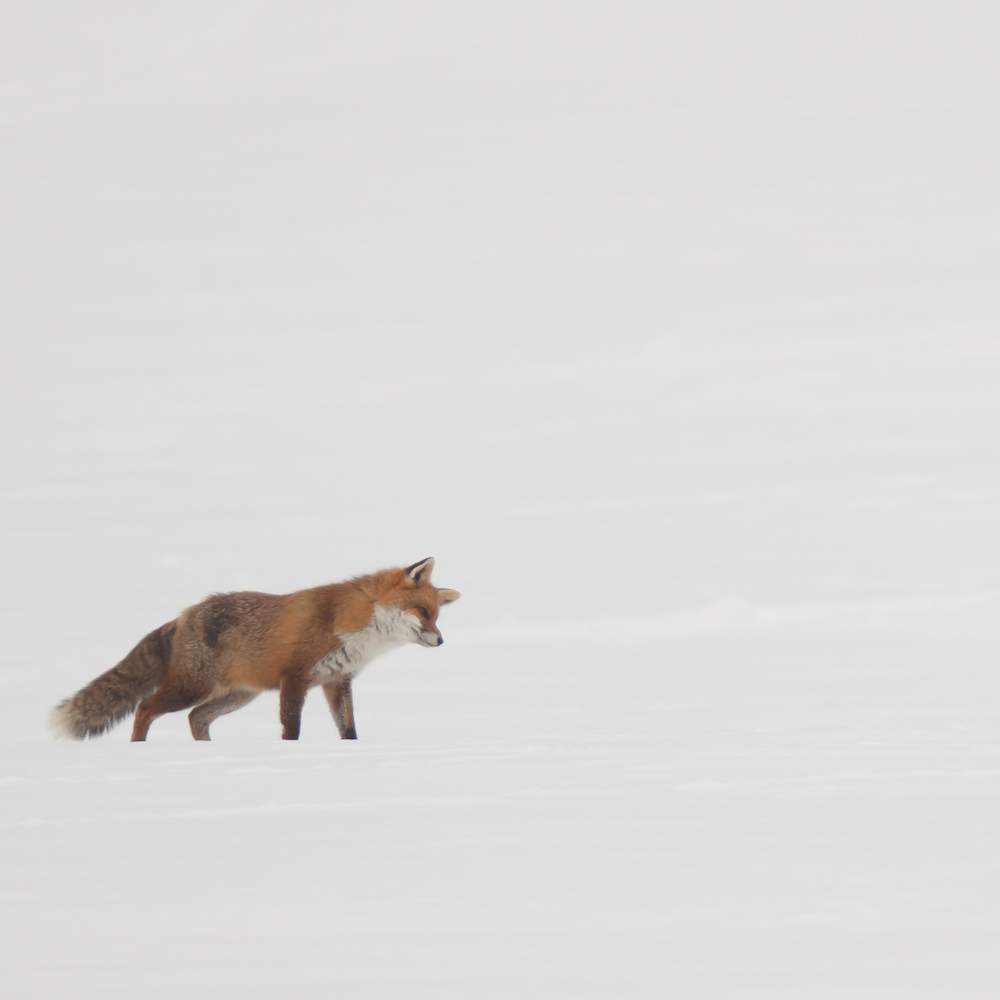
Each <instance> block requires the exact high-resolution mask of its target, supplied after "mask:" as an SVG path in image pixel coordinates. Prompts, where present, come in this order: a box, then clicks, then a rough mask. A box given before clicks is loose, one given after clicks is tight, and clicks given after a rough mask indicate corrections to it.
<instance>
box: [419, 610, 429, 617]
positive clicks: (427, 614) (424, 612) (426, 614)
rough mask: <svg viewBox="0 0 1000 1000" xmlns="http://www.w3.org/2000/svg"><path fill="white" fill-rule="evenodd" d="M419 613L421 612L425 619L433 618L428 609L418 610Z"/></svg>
mask: <svg viewBox="0 0 1000 1000" xmlns="http://www.w3.org/2000/svg"><path fill="white" fill-rule="evenodd" d="M417 611H419V612H420V613H421V614H422V615H423V616H424V617H425V618H430V616H431V613H430V612H429V611H428V610H427V609H426V608H417Z"/></svg>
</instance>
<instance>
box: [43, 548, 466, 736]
mask: <svg viewBox="0 0 1000 1000" xmlns="http://www.w3.org/2000/svg"><path fill="white" fill-rule="evenodd" d="M433 568H434V559H433V558H428V559H423V560H421V561H420V562H418V563H414V564H413V565H412V566H407V567H406V568H405V569H387V570H383V571H381V572H379V573H372V574H371V575H370V576H359V577H356V578H355V579H353V580H348V581H347V582H346V583H332V584H329V585H327V586H325V587H314V588H312V589H311V590H299V591H296V592H295V593H294V594H282V595H276V594H258V593H253V592H249V591H248V592H243V593H236V594H213V595H212V596H211V597H207V598H206V599H205V600H204V601H202V602H201V604H196V605H194V607H191V608H188V609H187V610H186V611H182V612H181V614H180V616H179V617H177V618H175V619H174V620H173V621H172V622H167V624H166V625H161V626H160V627H159V628H158V629H156V630H155V631H153V632H150V633H149V635H147V636H146V638H145V639H143V640H142V641H141V642H140V643H139V645H138V646H136V647H135V649H133V650H132V652H131V653H129V654H128V656H126V657H125V659H124V660H122V661H121V663H119V664H118V665H117V666H116V667H112V668H111V669H110V670H109V671H107V672H106V673H103V674H101V676H100V677H98V678H97V679H96V680H93V681H91V682H90V683H89V684H88V685H87V686H86V687H85V688H83V690H81V691H78V692H77V693H76V694H75V695H73V697H72V698H68V699H67V700H66V701H64V702H62V703H61V704H60V705H58V706H56V708H54V709H53V710H52V715H51V717H50V723H51V727H52V729H53V731H54V732H55V733H56V734H57V735H60V736H69V737H72V738H74V739H78V740H82V739H85V738H86V737H88V736H100V735H101V733H105V732H107V731H108V730H109V729H111V727H112V726H114V725H117V723H119V722H121V721H122V719H124V718H126V717H127V716H129V715H131V714H132V713H133V712H135V713H136V716H135V725H134V727H133V729H132V739H133V740H144V739H145V738H146V733H147V732H149V727H150V725H151V724H152V722H153V720H154V719H157V718H159V717H160V716H161V715H165V714H166V713H167V712H179V711H181V710H183V709H187V708H190V709H192V711H191V714H190V715H189V716H188V719H189V721H190V723H191V735H192V736H194V738H195V739H196V740H207V739H211V737H210V736H209V735H208V727H209V726H210V725H211V724H212V723H213V722H214V721H215V720H216V719H217V718H219V716H220V715H226V714H228V713H229V712H235V711H236V709H238V708H242V707H243V706H244V705H246V704H249V703H250V702H251V701H253V699H254V698H256V697H257V695H258V694H260V692H261V691H265V690H274V689H277V690H278V691H279V704H280V718H281V738H282V739H285V740H297V739H298V738H299V726H300V722H301V718H302V706H303V704H304V703H305V700H306V692H307V691H308V690H309V688H311V687H315V686H316V685H317V684H319V685H322V687H323V693H324V694H325V695H326V700H327V701H328V702H329V703H330V711H331V713H332V714H333V721H334V722H335V723H336V725H337V730H338V731H339V733H340V736H341V738H342V739H345V740H356V739H357V738H358V734H357V730H356V729H355V727H354V701H353V696H352V694H351V682H352V681H353V680H354V678H355V677H356V676H357V675H358V674H359V673H360V672H361V670H362V669H364V667H366V666H367V665H368V664H369V663H370V662H371V661H372V660H373V659H374V658H375V657H376V656H378V655H379V654H381V653H384V652H386V651H387V650H390V649H392V648H393V647H394V646H400V645H402V644H403V643H407V642H415V643H418V644H419V645H421V646H440V645H441V644H442V643H443V642H444V638H443V637H442V635H441V633H440V631H439V630H438V627H437V616H438V611H439V610H440V609H441V607H442V606H443V605H445V604H451V603H452V601H457V600H458V598H459V597H460V596H461V595H460V594H459V593H458V591H457V590H439V589H438V588H437V587H433V586H431V570H432V569H433ZM137 706H138V709H137Z"/></svg>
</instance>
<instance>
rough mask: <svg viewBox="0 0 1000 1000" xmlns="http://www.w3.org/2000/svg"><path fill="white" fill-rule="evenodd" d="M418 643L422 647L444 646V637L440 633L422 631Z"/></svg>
mask: <svg viewBox="0 0 1000 1000" xmlns="http://www.w3.org/2000/svg"><path fill="white" fill-rule="evenodd" d="M418 641H419V643H420V645H421V646H441V645H443V644H444V636H443V635H441V633H440V632H428V631H422V632H421V633H420V636H419V639H418Z"/></svg>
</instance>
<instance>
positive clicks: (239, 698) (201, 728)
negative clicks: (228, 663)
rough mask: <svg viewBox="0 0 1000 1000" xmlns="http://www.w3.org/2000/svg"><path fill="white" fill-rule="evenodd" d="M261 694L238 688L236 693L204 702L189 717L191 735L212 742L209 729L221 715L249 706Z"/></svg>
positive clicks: (229, 692)
mask: <svg viewBox="0 0 1000 1000" xmlns="http://www.w3.org/2000/svg"><path fill="white" fill-rule="evenodd" d="M258 694H260V692H259V691H250V690H247V689H246V688H238V689H236V690H235V691H227V692H226V693H225V694H220V695H219V696H218V697H217V698H212V700H211V701H206V702H202V704H200V705H198V706H197V707H196V708H195V709H194V710H193V711H192V712H191V714H190V715H189V716H188V722H189V723H190V724H191V735H192V736H193V737H194V738H195V739H196V740H211V738H212V737H211V736H209V735H208V727H209V726H210V725H211V724H212V723H213V722H215V720H216V719H218V718H219V716H221V715H228V714H229V713H230V712H235V711H236V709H238V708H242V707H243V706H244V705H249V704H250V702H252V701H253V700H254V698H256V697H257V695H258Z"/></svg>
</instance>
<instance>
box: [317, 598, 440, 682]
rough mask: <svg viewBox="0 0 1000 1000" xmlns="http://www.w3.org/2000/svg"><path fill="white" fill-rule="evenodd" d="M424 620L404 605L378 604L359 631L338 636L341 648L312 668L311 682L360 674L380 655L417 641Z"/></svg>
mask: <svg viewBox="0 0 1000 1000" xmlns="http://www.w3.org/2000/svg"><path fill="white" fill-rule="evenodd" d="M420 631H421V627H420V621H419V619H417V617H416V616H415V615H412V614H410V613H409V612H407V611H404V610H403V609H402V608H396V607H389V608H386V607H382V606H380V605H376V606H375V609H374V611H373V612H372V618H371V621H370V622H369V623H368V624H367V625H366V626H365V627H364V628H362V629H359V630H358V631H357V632H347V633H345V634H343V635H338V636H337V640H338V642H339V644H340V645H339V648H338V649H335V650H334V651H333V652H330V653H327V654H326V656H324V657H323V658H322V659H320V660H319V661H317V663H316V664H315V665H314V666H313V668H312V670H310V671H309V678H308V679H309V684H310V686H312V685H315V684H325V683H326V682H327V681H330V680H332V679H334V678H337V677H344V678H348V679H350V678H352V677H357V675H358V674H359V673H361V671H362V670H364V668H365V667H367V666H368V664H369V663H371V661H372V660H374V659H375V657H377V656H381V655H382V654H383V653H387V652H389V650H391V649H395V648H396V647H397V646H403V645H405V644H406V643H408V642H413V641H414V639H415V638H416V637H417V636H419V634H420Z"/></svg>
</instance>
